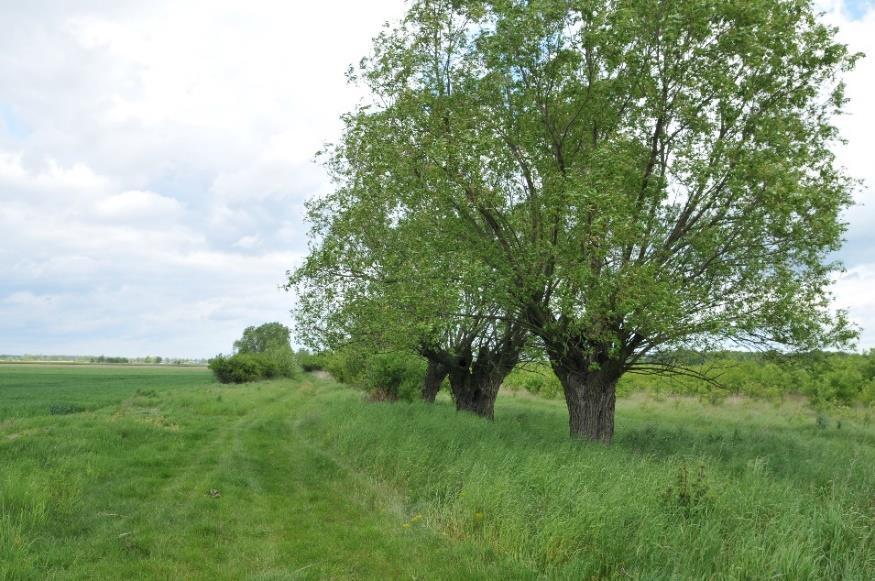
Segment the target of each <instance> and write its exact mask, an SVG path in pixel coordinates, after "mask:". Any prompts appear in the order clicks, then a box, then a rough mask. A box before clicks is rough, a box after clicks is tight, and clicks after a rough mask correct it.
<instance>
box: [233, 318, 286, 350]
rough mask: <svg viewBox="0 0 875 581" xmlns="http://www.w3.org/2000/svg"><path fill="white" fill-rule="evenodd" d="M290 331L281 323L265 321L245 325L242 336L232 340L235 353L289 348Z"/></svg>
mask: <svg viewBox="0 0 875 581" xmlns="http://www.w3.org/2000/svg"><path fill="white" fill-rule="evenodd" d="M290 336H291V331H290V330H289V328H288V327H286V326H285V325H283V324H282V323H265V324H263V325H259V326H258V327H246V329H245V330H244V331H243V336H242V337H241V338H240V339H238V340H236V341H234V350H235V351H236V352H237V353H266V352H268V351H277V350H286V349H289V350H290V349H291V345H290V343H289V337H290Z"/></svg>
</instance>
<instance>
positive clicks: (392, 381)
mask: <svg viewBox="0 0 875 581" xmlns="http://www.w3.org/2000/svg"><path fill="white" fill-rule="evenodd" d="M323 357H324V359H323V361H324V362H325V369H326V370H327V371H329V372H330V373H331V375H332V376H333V377H334V378H335V379H336V380H337V381H340V382H343V383H346V384H348V385H353V386H356V387H359V388H361V389H364V390H365V391H367V392H368V393H369V394H370V395H371V397H372V398H373V399H374V400H388V401H395V400H404V401H413V400H415V399H418V398H419V394H420V391H421V388H422V381H423V378H424V376H425V362H424V361H423V360H422V359H421V358H419V357H416V356H414V355H412V354H409V353H405V352H394V353H377V354H374V353H369V352H367V351H362V350H356V349H349V348H348V349H342V350H337V351H333V352H330V353H328V354H325V355H324V356H323Z"/></svg>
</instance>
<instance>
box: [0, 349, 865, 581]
mask: <svg viewBox="0 0 875 581" xmlns="http://www.w3.org/2000/svg"><path fill="white" fill-rule="evenodd" d="M495 415H496V420H495V422H489V421H485V420H483V419H480V418H477V417H475V416H473V415H470V414H467V413H462V414H459V413H457V412H456V411H455V410H454V409H453V408H452V406H451V405H450V404H449V400H448V398H446V397H445V396H443V395H442V396H441V397H439V398H438V403H437V404H435V405H428V404H424V403H420V402H417V403H395V404H386V403H368V402H366V401H365V398H364V397H363V394H362V393H361V392H359V391H356V390H353V389H351V388H349V387H346V386H343V385H339V384H337V383H335V382H333V381H331V380H329V379H326V378H323V377H317V376H315V375H311V374H308V375H304V376H302V377H300V378H298V379H294V380H275V381H267V382H260V383H253V384H243V385H235V386H226V385H220V384H218V383H216V382H215V381H214V380H213V378H212V376H211V375H210V373H209V372H208V371H207V370H206V369H201V368H173V367H125V366H119V367H110V366H85V365H79V366H52V365H0V579H85V578H87V579H124V578H128V579H135V578H168V579H183V578H184V579H238V578H247V579H325V578H330V579H386V578H401V579H471V578H500V579H536V578H557V579H587V578H633V579H674V578H681V579H700V578H711V579H753V578H784V579H824V578H825V579H861V580H864V579H872V578H875V532H873V525H875V426H873V425H872V422H871V415H867V413H866V412H863V411H858V412H846V413H843V414H838V413H832V414H828V413H823V412H821V413H817V412H815V411H813V410H811V409H810V408H809V407H808V406H807V405H806V404H805V403H804V402H802V401H786V402H784V403H780V404H777V403H768V402H754V401H747V400H741V399H729V400H727V401H724V402H721V403H720V404H719V405H714V404H710V403H701V402H699V401H698V400H694V399H680V398H664V399H661V400H658V399H654V398H653V397H652V396H644V395H640V394H638V395H636V394H633V395H631V396H628V397H625V398H622V399H621V400H620V401H619V402H618V412H617V431H616V436H615V438H614V443H613V445H612V446H610V447H606V446H603V445H600V444H586V443H580V442H574V441H570V440H569V439H568V436H567V423H566V422H567V415H566V411H565V408H564V405H563V404H562V403H561V402H557V401H547V400H541V399H537V398H534V397H532V396H529V395H523V394H522V393H519V394H516V393H513V392H508V393H506V394H504V395H501V396H500V397H499V400H498V403H497V406H496V413H495Z"/></svg>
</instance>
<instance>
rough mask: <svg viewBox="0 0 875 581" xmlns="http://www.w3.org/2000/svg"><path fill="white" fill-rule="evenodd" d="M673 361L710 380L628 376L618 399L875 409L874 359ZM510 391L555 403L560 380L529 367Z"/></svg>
mask: <svg viewBox="0 0 875 581" xmlns="http://www.w3.org/2000/svg"><path fill="white" fill-rule="evenodd" d="M671 361H672V362H674V363H678V364H683V365H684V367H685V369H688V370H689V371H691V372H694V373H696V374H700V375H702V376H707V377H711V378H713V379H714V381H715V382H716V384H715V383H712V382H709V381H705V380H704V379H702V378H701V377H696V376H690V375H687V376H680V375H666V376H663V375H646V374H645V375H642V374H635V373H628V374H626V375H624V376H623V377H622V378H621V379H620V382H619V385H618V386H617V391H618V393H620V394H630V393H634V392H647V393H652V394H655V395H668V394H672V395H685V396H694V397H701V398H703V399H706V400H708V401H711V402H712V403H719V402H721V401H722V400H724V399H725V398H726V397H728V396H731V395H740V396H744V397H749V398H753V399H766V400H772V401H778V400H781V399H783V398H785V397H787V396H793V395H795V396H804V397H806V398H807V399H808V401H810V402H811V403H812V404H813V405H814V406H818V407H824V406H826V407H830V406H871V405H873V404H875V378H872V377H871V376H870V375H869V374H870V373H871V369H872V361H873V354H872V352H871V351H870V352H869V353H866V354H862V355H860V354H853V353H827V352H814V353H807V354H800V355H795V356H791V357H783V356H781V357H776V356H773V355H770V354H760V353H743V352H717V353H710V354H708V353H694V352H688V353H682V354H680V355H679V356H678V357H675V356H672V357H671ZM505 386H506V387H508V388H510V389H515V390H521V389H524V390H526V391H528V392H530V393H532V394H535V395H539V396H541V397H545V398H547V399H556V398H558V397H561V395H562V388H561V385H560V384H559V380H558V379H557V378H556V376H555V375H554V374H553V373H552V370H551V369H550V366H549V365H548V364H546V363H534V364H528V365H526V366H524V367H520V368H518V369H516V370H514V371H513V373H511V374H510V376H509V377H508V378H507V380H506V381H505Z"/></svg>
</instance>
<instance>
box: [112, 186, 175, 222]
mask: <svg viewBox="0 0 875 581" xmlns="http://www.w3.org/2000/svg"><path fill="white" fill-rule="evenodd" d="M96 209H97V215H98V216H100V217H102V218H110V219H113V220H118V221H124V220H131V219H136V220H167V219H172V218H174V217H176V216H178V215H179V214H181V213H182V211H183V210H182V204H180V203H179V202H178V201H177V200H174V199H173V198H168V197H166V196H162V195H161V194H156V193H155V192H141V191H138V190H133V191H130V192H123V193H121V194H116V195H114V196H109V197H108V198H104V199H102V200H100V201H99V202H98V203H97V208H96Z"/></svg>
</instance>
